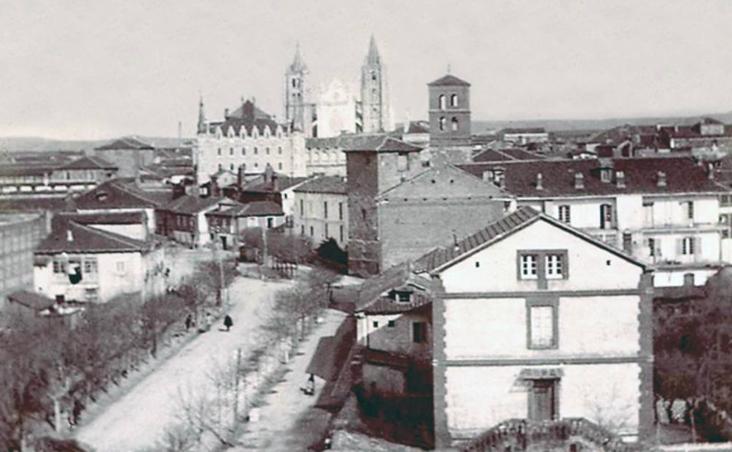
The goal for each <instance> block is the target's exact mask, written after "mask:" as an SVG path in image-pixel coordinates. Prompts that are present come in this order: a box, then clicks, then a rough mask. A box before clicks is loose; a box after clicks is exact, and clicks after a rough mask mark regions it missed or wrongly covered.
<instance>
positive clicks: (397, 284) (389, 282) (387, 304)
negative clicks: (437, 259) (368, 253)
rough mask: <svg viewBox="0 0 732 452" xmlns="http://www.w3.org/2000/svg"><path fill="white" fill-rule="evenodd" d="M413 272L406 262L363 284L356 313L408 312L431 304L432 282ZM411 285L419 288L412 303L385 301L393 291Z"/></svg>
mask: <svg viewBox="0 0 732 452" xmlns="http://www.w3.org/2000/svg"><path fill="white" fill-rule="evenodd" d="M412 270H413V269H412V265H411V263H409V262H404V263H402V264H398V265H395V266H393V267H391V268H388V269H386V270H384V271H383V272H382V273H380V274H378V275H376V276H373V277H371V278H369V279H367V280H366V281H364V282H363V283H361V285H360V286H359V288H358V295H357V297H356V302H355V305H356V306H355V312H366V311H369V313H377V312H384V313H385V312H387V311H388V312H406V311H411V310H412V309H415V308H416V307H418V306H422V305H424V304H426V303H429V302H431V301H432V298H431V296H430V294H429V289H430V288H431V287H432V283H431V281H430V280H428V279H425V278H422V277H421V276H417V275H416V274H414V272H413V271H412ZM410 285H411V286H413V287H416V288H418V289H417V290H416V291H415V294H417V293H419V295H417V296H415V297H414V298H413V301H412V302H410V303H397V302H394V301H393V300H392V301H389V300H388V299H387V300H383V298H384V296H385V295H387V294H388V292H390V291H391V290H394V289H399V288H405V287H406V286H410Z"/></svg>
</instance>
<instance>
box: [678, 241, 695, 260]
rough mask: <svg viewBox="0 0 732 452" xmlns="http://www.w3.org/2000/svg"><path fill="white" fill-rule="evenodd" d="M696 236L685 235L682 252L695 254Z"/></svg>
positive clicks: (685, 254)
mask: <svg viewBox="0 0 732 452" xmlns="http://www.w3.org/2000/svg"><path fill="white" fill-rule="evenodd" d="M694 245H695V243H694V237H684V238H683V239H682V240H681V254H683V255H684V256H689V255H692V254H694Z"/></svg>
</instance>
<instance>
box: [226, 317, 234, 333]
mask: <svg viewBox="0 0 732 452" xmlns="http://www.w3.org/2000/svg"><path fill="white" fill-rule="evenodd" d="M224 326H225V327H226V331H229V330H230V329H231V327H232V326H234V321H233V320H232V319H231V316H230V315H229V314H226V317H224Z"/></svg>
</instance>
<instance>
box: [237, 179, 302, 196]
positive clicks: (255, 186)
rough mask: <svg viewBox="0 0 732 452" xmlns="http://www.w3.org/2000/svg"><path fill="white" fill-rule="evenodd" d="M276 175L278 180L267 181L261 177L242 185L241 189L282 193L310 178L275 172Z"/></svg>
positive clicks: (244, 190)
mask: <svg viewBox="0 0 732 452" xmlns="http://www.w3.org/2000/svg"><path fill="white" fill-rule="evenodd" d="M274 177H275V179H276V182H275V181H274V180H273V181H272V182H269V181H265V180H262V179H261V178H258V179H256V180H253V181H251V182H249V183H246V184H244V187H242V190H241V191H242V192H256V193H280V192H282V191H284V190H287V189H289V188H292V187H293V186H296V185H298V184H300V183H302V182H304V181H306V180H307V179H308V178H307V177H289V176H284V175H282V174H275V175H274Z"/></svg>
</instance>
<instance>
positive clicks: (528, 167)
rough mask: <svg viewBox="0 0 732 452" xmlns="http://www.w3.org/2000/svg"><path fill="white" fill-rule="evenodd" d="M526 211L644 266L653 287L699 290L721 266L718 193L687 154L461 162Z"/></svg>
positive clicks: (706, 172)
mask: <svg viewBox="0 0 732 452" xmlns="http://www.w3.org/2000/svg"><path fill="white" fill-rule="evenodd" d="M461 168H462V169H464V170H466V171H468V172H470V173H472V174H474V175H477V176H482V177H483V178H484V179H485V180H488V181H491V182H493V183H494V184H495V185H497V186H499V187H503V188H504V189H505V190H506V191H507V192H509V193H511V194H513V195H515V196H516V197H517V202H518V205H519V206H531V207H533V208H535V209H536V210H539V211H541V212H544V213H546V214H548V215H550V216H552V217H554V218H556V219H558V220H560V221H561V222H563V223H566V224H568V225H571V226H573V227H576V228H579V229H582V230H583V231H585V232H587V233H588V234H590V235H592V236H593V237H595V238H597V239H599V240H601V241H603V242H605V243H607V244H609V245H611V246H613V247H615V248H618V249H622V250H624V251H625V252H626V253H628V254H630V255H632V256H634V257H635V258H637V259H640V260H641V261H643V262H645V263H646V264H648V265H650V266H652V268H654V270H655V273H654V274H655V276H654V284H655V285H656V286H659V287H669V286H681V285H684V284H694V285H703V284H704V283H705V282H706V279H707V278H708V277H709V276H710V275H712V274H714V273H715V272H716V271H717V270H718V269H719V268H720V267H721V266H723V265H725V263H724V261H723V255H724V253H723V250H722V247H723V246H724V245H726V243H727V242H726V241H724V242H723V240H722V238H723V233H724V230H725V229H726V227H725V225H723V224H720V196H721V195H722V194H723V193H726V192H727V191H728V189H725V188H724V187H722V186H721V185H720V184H719V183H717V181H715V180H714V173H713V172H710V171H709V169H708V168H707V167H706V166H703V165H699V164H697V162H695V161H694V159H692V158H690V157H684V156H680V157H675V156H669V157H652V158H651V157H648V158H618V159H609V158H600V159H587V160H526V161H504V162H490V163H473V164H466V165H461Z"/></svg>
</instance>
